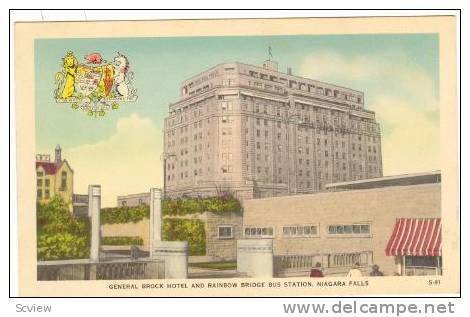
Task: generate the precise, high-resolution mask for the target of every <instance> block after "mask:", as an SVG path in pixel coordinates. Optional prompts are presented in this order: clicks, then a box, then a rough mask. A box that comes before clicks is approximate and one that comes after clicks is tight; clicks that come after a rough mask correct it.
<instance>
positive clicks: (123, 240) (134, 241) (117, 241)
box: [101, 236, 144, 245]
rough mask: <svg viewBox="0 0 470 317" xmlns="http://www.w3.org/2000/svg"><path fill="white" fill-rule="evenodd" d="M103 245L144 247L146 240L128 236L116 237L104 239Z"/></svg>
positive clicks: (102, 240) (102, 239)
mask: <svg viewBox="0 0 470 317" xmlns="http://www.w3.org/2000/svg"><path fill="white" fill-rule="evenodd" d="M101 244H102V245H143V244H144V239H142V238H141V237H126V236H114V237H102V238H101Z"/></svg>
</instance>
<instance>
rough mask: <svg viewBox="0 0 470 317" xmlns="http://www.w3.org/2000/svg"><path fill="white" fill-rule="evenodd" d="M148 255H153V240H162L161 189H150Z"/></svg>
mask: <svg viewBox="0 0 470 317" xmlns="http://www.w3.org/2000/svg"><path fill="white" fill-rule="evenodd" d="M149 230H150V234H149V238H150V257H152V256H153V251H154V249H155V241H162V191H161V189H159V188H151V189H150V228H149Z"/></svg>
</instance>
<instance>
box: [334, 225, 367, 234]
mask: <svg viewBox="0 0 470 317" xmlns="http://www.w3.org/2000/svg"><path fill="white" fill-rule="evenodd" d="M328 234H329V235H331V236H345V235H347V236H350V235H351V236H364V237H369V236H370V224H347V225H329V226H328Z"/></svg>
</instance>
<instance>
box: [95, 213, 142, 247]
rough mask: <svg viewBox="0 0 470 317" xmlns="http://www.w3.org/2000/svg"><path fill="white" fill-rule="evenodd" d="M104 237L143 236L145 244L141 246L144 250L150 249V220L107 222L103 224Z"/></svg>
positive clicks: (102, 234) (102, 232) (102, 233)
mask: <svg viewBox="0 0 470 317" xmlns="http://www.w3.org/2000/svg"><path fill="white" fill-rule="evenodd" d="M101 236H102V237H116V236H118V237H141V238H142V239H143V240H144V244H143V245H142V246H139V247H140V249H141V250H143V251H149V241H150V240H149V220H148V219H143V220H141V221H139V222H136V223H133V222H128V223H117V224H105V225H102V226H101Z"/></svg>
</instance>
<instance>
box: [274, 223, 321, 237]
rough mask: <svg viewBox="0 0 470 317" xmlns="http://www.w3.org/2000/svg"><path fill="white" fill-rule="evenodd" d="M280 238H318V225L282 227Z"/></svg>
mask: <svg viewBox="0 0 470 317" xmlns="http://www.w3.org/2000/svg"><path fill="white" fill-rule="evenodd" d="M282 236H283V237H284V238H308V237H318V236H319V234H318V225H301V226H284V227H282Z"/></svg>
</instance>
